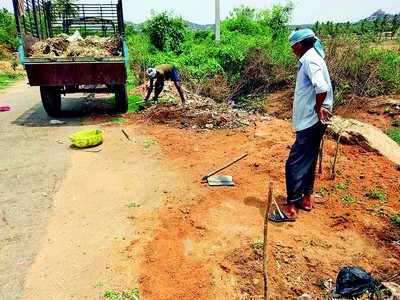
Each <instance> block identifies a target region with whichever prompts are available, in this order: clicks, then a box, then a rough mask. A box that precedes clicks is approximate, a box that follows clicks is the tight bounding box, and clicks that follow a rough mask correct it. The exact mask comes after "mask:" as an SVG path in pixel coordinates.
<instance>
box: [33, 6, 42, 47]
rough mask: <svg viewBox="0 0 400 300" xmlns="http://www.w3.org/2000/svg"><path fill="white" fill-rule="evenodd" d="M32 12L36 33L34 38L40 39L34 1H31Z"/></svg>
mask: <svg viewBox="0 0 400 300" xmlns="http://www.w3.org/2000/svg"><path fill="white" fill-rule="evenodd" d="M32 12H33V22H34V23H35V29H36V30H35V31H36V37H37V38H39V39H40V38H41V33H40V31H39V23H38V19H37V17H38V15H37V11H36V1H35V0H32Z"/></svg>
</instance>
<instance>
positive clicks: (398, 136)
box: [388, 128, 400, 145]
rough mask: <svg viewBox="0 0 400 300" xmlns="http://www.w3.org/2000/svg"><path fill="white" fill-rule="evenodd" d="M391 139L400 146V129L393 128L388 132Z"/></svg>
mask: <svg viewBox="0 0 400 300" xmlns="http://www.w3.org/2000/svg"><path fill="white" fill-rule="evenodd" d="M388 135H389V136H390V138H391V139H392V140H393V141H395V142H396V143H397V144H399V145H400V128H391V129H389V131H388Z"/></svg>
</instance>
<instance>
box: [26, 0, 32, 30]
mask: <svg viewBox="0 0 400 300" xmlns="http://www.w3.org/2000/svg"><path fill="white" fill-rule="evenodd" d="M26 3H27V5H26V12H27V13H28V19H29V30H30V32H29V33H30V34H32V35H33V32H32V31H33V30H32V13H31V9H30V7H29V4H28V3H29V2H26Z"/></svg>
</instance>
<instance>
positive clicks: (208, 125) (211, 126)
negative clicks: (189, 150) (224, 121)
mask: <svg viewBox="0 0 400 300" xmlns="http://www.w3.org/2000/svg"><path fill="white" fill-rule="evenodd" d="M206 128H207V129H213V128H214V125H213V124H206Z"/></svg>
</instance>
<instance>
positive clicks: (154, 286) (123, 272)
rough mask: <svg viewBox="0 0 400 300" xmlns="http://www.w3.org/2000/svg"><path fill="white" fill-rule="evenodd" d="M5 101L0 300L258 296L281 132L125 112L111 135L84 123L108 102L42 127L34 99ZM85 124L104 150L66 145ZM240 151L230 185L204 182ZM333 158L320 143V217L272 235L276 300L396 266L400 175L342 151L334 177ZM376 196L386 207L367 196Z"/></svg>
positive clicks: (280, 177) (284, 135)
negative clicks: (340, 277)
mask: <svg viewBox="0 0 400 300" xmlns="http://www.w3.org/2000/svg"><path fill="white" fill-rule="evenodd" d="M0 99H1V101H0V102H8V103H11V104H12V105H13V111H12V112H10V113H3V114H1V115H0V118H1V119H0V120H1V121H2V122H1V137H0V141H1V143H2V144H1V147H0V149H1V150H0V151H1V154H2V157H3V158H4V157H5V158H6V159H1V161H0V172H1V178H2V180H1V182H0V184H1V189H0V193H1V198H0V201H1V202H0V205H1V206H0V211H1V213H2V215H1V217H0V225H1V233H0V234H1V236H0V238H1V239H0V241H1V244H0V246H1V247H0V291H1V294H0V295H1V297H0V299H6V300H9V299H28V300H31V299H104V293H105V292H108V294H109V295H111V294H113V293H115V292H120V291H123V290H127V289H131V288H136V287H138V288H139V290H140V294H141V299H145V300H148V299H150V300H160V299H162V300H164V299H207V300H210V299H216V300H219V299H221V300H222V299H260V297H261V295H262V287H263V286H262V253H260V249H261V248H262V241H261V237H262V229H263V215H264V213H265V207H264V203H265V193H266V190H267V184H268V182H269V181H270V180H272V181H274V182H275V197H276V199H277V200H278V201H283V199H284V195H285V187H284V184H285V183H284V162H285V159H286V157H287V154H288V151H289V147H290V145H291V143H292V141H293V134H292V132H291V126H290V124H289V123H288V122H285V121H281V120H276V119H275V120H272V121H264V122H257V123H255V124H253V125H251V126H249V127H247V128H243V129H236V130H216V131H200V132H197V131H195V130H187V129H178V128H174V127H169V126H166V125H162V124H161V125H160V124H154V123H149V122H148V120H147V119H145V118H144V117H143V116H141V115H137V116H128V115H127V116H125V117H126V118H130V119H131V120H130V121H128V122H126V123H124V124H122V125H116V124H112V123H111V122H109V120H110V117H108V116H100V117H99V116H98V115H96V117H95V118H89V120H88V119H86V118H85V117H86V116H87V115H88V114H87V112H88V111H89V112H90V111H94V112H96V107H97V108H99V107H101V108H102V109H103V108H104V107H103V104H104V103H103V104H102V103H101V102H100V104H92V103H91V102H90V101H86V100H82V99H81V100H80V101H77V102H71V103H70V108H72V110H75V111H76V112H77V111H81V110H82V108H84V109H83V111H84V112H86V114H83V116H82V117H79V116H78V117H77V115H79V114H77V113H70V115H71V116H72V118H71V117H70V118H67V119H66V121H67V124H65V125H62V126H60V127H49V125H48V124H49V119H47V117H45V116H44V114H43V112H42V109H41V107H40V105H39V104H37V103H38V101H39V100H38V94H37V90H35V89H28V88H26V87H24V86H23V85H19V86H17V87H13V88H10V89H9V90H7V91H6V92H3V93H2V94H1V96H0ZM21 99H24V101H21ZM97 112H99V111H97ZM82 121H83V122H84V123H85V124H88V123H94V124H92V125H91V126H94V125H96V126H97V127H100V128H102V129H103V130H104V134H105V142H104V144H103V145H102V146H100V148H99V149H100V150H101V151H100V152H84V151H73V150H71V149H70V148H69V145H68V141H67V137H68V135H69V134H70V133H71V132H73V131H76V130H77V129H80V128H82V127H85V126H87V125H85V126H84V125H82V124H81V123H82ZM100 123H101V124H100ZM121 129H124V130H125V131H126V132H127V133H128V135H129V136H130V139H131V141H129V140H127V139H126V137H125V136H124V135H123V134H122V132H121ZM57 141H58V142H57ZM245 152H248V153H249V157H248V158H247V159H246V160H244V161H242V162H241V163H239V164H237V165H235V166H233V167H231V168H230V169H229V170H227V171H226V173H227V174H229V175H233V177H234V180H235V182H236V186H235V187H234V188H210V187H208V186H206V185H203V184H201V183H200V179H201V177H202V175H204V174H205V173H207V172H208V171H210V170H212V169H214V168H216V167H218V166H220V165H223V164H224V163H226V162H227V161H228V160H229V159H230V158H235V157H237V156H239V155H240V154H242V153H245ZM334 153H335V144H334V142H333V141H327V142H326V155H325V161H324V166H325V167H324V174H323V175H322V176H319V178H318V183H317V190H318V191H319V193H320V196H322V198H319V203H318V204H317V205H316V209H315V210H314V211H313V212H312V213H302V214H301V218H300V219H299V220H298V221H297V222H296V223H294V224H283V225H271V227H270V228H271V230H270V236H269V241H268V252H269V261H268V268H269V276H270V278H269V279H270V295H271V299H296V298H297V297H298V296H300V295H302V294H303V293H309V294H311V295H312V296H314V297H315V298H316V299H321V298H322V296H323V295H324V294H325V293H326V291H325V290H324V288H323V284H325V283H329V279H330V280H334V279H335V276H336V274H337V272H338V270H339V269H340V267H342V266H345V265H359V266H362V267H364V268H365V269H367V270H368V271H370V272H373V273H374V275H376V276H377V277H378V278H379V279H383V280H384V279H385V278H387V277H388V275H390V274H392V273H394V272H395V271H396V270H398V269H399V267H400V265H399V261H400V260H399V259H400V248H399V245H398V241H399V240H400V229H398V228H395V227H394V226H392V225H391V224H390V222H389V221H388V216H390V214H392V213H394V212H396V211H399V210H400V203H399V201H398V195H399V191H400V190H399V187H400V185H399V176H398V171H397V170H396V169H395V168H394V167H393V164H391V163H390V162H388V161H387V160H386V159H384V158H383V157H380V156H378V155H376V154H375V153H367V152H365V151H363V150H361V149H360V148H357V147H352V146H343V147H342V148H341V156H340V160H339V163H338V170H339V173H338V176H337V177H338V178H337V181H335V182H334V181H330V180H329V179H328V178H327V174H328V173H329V162H330V160H331V159H332V156H333V155H334ZM354 166H357V168H355V167H354ZM3 179H4V180H3ZM338 184H340V185H338ZM375 187H379V188H380V189H382V190H384V193H385V201H378V200H376V199H368V197H366V191H368V190H369V189H371V188H375ZM350 196H351V197H353V198H354V199H356V201H355V202H353V201H347V202H346V201H345V200H346V199H353V198H351V197H350ZM3 229H4V230H3Z"/></svg>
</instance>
